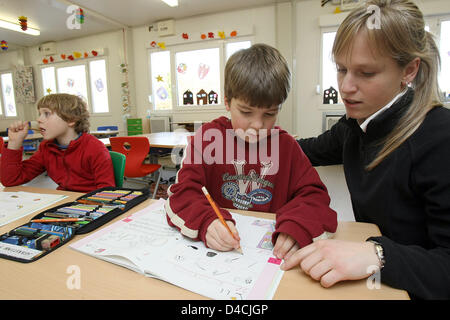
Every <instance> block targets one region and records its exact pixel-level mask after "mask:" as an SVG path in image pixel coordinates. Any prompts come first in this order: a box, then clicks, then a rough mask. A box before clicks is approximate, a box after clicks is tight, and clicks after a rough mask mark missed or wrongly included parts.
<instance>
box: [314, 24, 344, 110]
mask: <svg viewBox="0 0 450 320" xmlns="http://www.w3.org/2000/svg"><path fill="white" fill-rule="evenodd" d="M338 28H339V26H332V27H321V28H320V57H319V59H320V62H319V63H320V68H319V83H318V84H317V87H316V95H317V99H318V105H319V110H337V111H342V110H344V111H345V106H344V104H343V103H339V102H338V103H336V104H324V103H323V92H324V90H325V88H324V87H323V71H324V70H323V68H324V66H323V60H322V57H323V35H324V33H330V32H337V30H338ZM336 77H337V74H336ZM319 88H320V90H318V89H319ZM335 89H336V90H337V91H338V92H339V88H335ZM339 98H340V93H339Z"/></svg>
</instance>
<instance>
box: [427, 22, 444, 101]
mask: <svg viewBox="0 0 450 320" xmlns="http://www.w3.org/2000/svg"><path fill="white" fill-rule="evenodd" d="M425 20H426V21H430V22H431V21H435V22H434V25H435V31H434V32H433V29H432V28H431V27H430V31H431V33H433V34H434V35H435V37H436V42H437V46H438V48H439V51H440V49H441V43H440V42H441V30H442V29H441V23H442V21H449V22H450V14H444V15H439V16H435V17H428V18H425ZM449 36H450V35H449ZM441 59H442V57H441ZM440 72H442V69H441V70H440ZM439 89H441V88H439ZM447 94H448V93H447ZM443 104H444V105H445V106H446V107H447V108H449V109H450V101H445V100H444V103H443Z"/></svg>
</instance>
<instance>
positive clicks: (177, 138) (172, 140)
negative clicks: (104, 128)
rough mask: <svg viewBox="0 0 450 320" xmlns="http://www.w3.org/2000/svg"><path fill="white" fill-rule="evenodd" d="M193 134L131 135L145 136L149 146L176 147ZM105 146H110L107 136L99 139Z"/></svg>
mask: <svg viewBox="0 0 450 320" xmlns="http://www.w3.org/2000/svg"><path fill="white" fill-rule="evenodd" d="M192 135H194V133H193V132H182V131H175V132H156V133H144V134H138V135H135V136H133V137H146V138H147V139H148V142H149V143H150V148H169V149H172V148H176V147H184V146H186V145H187V137H189V136H192ZM99 140H100V141H102V142H103V144H104V145H105V146H106V147H109V146H110V142H109V138H101V139H99Z"/></svg>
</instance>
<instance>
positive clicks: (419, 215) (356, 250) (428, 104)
mask: <svg viewBox="0 0 450 320" xmlns="http://www.w3.org/2000/svg"><path fill="white" fill-rule="evenodd" d="M333 58H334V61H335V63H336V66H337V70H338V85H339V91H340V94H341V96H342V100H343V102H344V104H345V110H346V115H345V116H344V117H342V119H340V121H339V122H338V123H337V124H336V125H334V126H333V127H332V128H331V129H330V130H328V131H326V132H325V133H323V134H322V135H320V136H318V137H317V138H309V139H300V140H299V141H298V143H299V144H300V146H301V147H302V149H303V151H304V152H305V153H306V155H307V156H308V157H309V159H310V160H311V162H312V164H313V165H315V166H318V165H333V164H343V165H344V172H345V177H346V181H347V185H348V188H349V191H350V196H351V200H352V206H353V212H354V214H355V220H356V221H359V222H369V223H374V224H376V225H378V227H379V228H380V230H381V233H382V236H381V237H370V238H369V239H367V241H365V242H361V243H357V242H346V241H338V240H319V241H316V242H314V243H312V244H311V245H309V246H306V247H304V248H301V249H299V250H298V251H297V252H295V253H294V254H291V255H289V256H286V257H284V258H285V262H284V265H283V266H282V268H283V269H285V270H287V269H290V268H292V267H294V266H297V265H299V266H300V268H301V269H303V271H304V272H305V273H306V274H308V275H309V276H310V277H312V278H313V279H316V280H318V281H320V283H321V284H322V285H323V286H324V287H329V286H332V285H334V284H335V283H337V282H339V281H342V280H356V279H364V278H367V277H369V276H370V275H371V274H372V273H373V272H374V270H376V271H377V272H378V271H379V272H380V280H381V282H382V283H385V284H387V285H389V286H392V287H394V288H399V289H404V290H406V291H408V293H409V294H410V296H411V297H412V298H422V299H449V298H450V110H448V109H446V108H444V107H443V106H442V104H441V102H440V97H441V95H440V92H439V88H438V80H437V78H438V70H439V66H440V58H439V52H438V49H437V46H436V43H435V42H434V40H433V37H432V36H431V34H430V33H429V32H427V31H425V25H424V19H423V15H422V13H421V11H420V10H419V9H418V8H417V6H416V5H415V4H414V3H413V2H411V1H408V0H368V1H366V2H365V3H364V4H363V5H362V6H361V7H359V8H357V9H354V10H353V11H352V12H350V14H349V15H348V16H347V18H346V19H345V20H344V22H343V23H342V24H341V26H340V27H339V29H338V31H337V34H336V39H335V42H334V46H333Z"/></svg>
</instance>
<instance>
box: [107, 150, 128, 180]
mask: <svg viewBox="0 0 450 320" xmlns="http://www.w3.org/2000/svg"><path fill="white" fill-rule="evenodd" d="M109 154H110V156H111V160H112V163H113V167H114V180H115V182H116V187H119V188H121V187H122V186H123V175H124V173H125V163H126V159H127V158H126V156H125V155H124V154H121V153H119V152H115V151H110V152H109Z"/></svg>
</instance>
